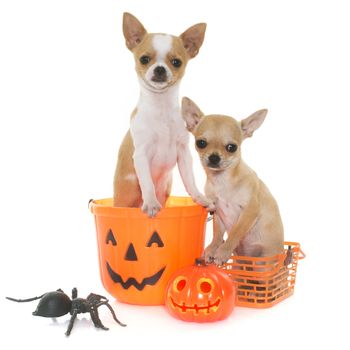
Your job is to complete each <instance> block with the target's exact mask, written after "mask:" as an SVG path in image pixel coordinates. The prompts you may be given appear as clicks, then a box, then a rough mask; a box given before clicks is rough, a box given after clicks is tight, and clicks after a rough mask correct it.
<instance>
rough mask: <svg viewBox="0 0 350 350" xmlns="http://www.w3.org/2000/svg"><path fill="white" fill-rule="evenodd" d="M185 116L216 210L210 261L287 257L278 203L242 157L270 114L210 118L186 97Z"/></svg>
mask: <svg viewBox="0 0 350 350" xmlns="http://www.w3.org/2000/svg"><path fill="white" fill-rule="evenodd" d="M182 113H183V117H184V119H185V121H186V124H187V128H188V130H189V131H191V132H192V133H193V135H194V137H195V140H196V150H197V152H198V154H199V157H200V160H201V163H202V165H203V167H204V170H205V172H206V174H207V181H206V185H205V194H206V196H207V197H208V198H209V199H210V200H212V201H213V202H214V203H215V207H216V212H215V214H214V237H213V240H212V242H211V243H210V245H209V246H208V247H207V248H206V249H205V252H204V257H205V260H206V261H207V262H212V261H214V262H215V264H217V265H222V264H224V263H225V262H226V261H227V260H228V259H229V258H230V257H231V255H232V253H235V254H237V255H243V256H255V257H264V256H273V255H275V254H278V253H283V242H284V238H283V225H282V220H281V217H280V213H279V209H278V206H277V203H276V201H275V199H274V198H273V196H272V195H271V193H270V192H269V190H268V188H267V187H266V185H265V184H264V183H263V182H262V181H261V180H260V179H259V178H258V177H257V175H256V173H255V172H254V171H253V170H252V169H250V168H249V167H248V166H247V165H246V164H245V163H244V161H243V160H242V158H241V144H242V141H243V140H244V139H246V138H247V137H250V136H252V135H253V133H254V131H255V130H256V129H258V128H259V127H260V125H261V124H262V123H263V121H264V119H265V117H266V114H267V110H266V109H263V110H260V111H257V112H255V113H253V114H252V115H251V116H250V117H248V118H246V119H243V120H242V121H240V122H237V121H236V120H235V119H233V118H231V117H228V116H223V115H209V116H204V114H203V113H202V112H201V110H200V109H199V108H198V107H197V106H196V104H195V103H194V102H193V101H191V100H190V99H189V98H186V97H185V98H183V100H182ZM225 232H227V239H226V241H225V242H224V241H223V238H224V234H225Z"/></svg>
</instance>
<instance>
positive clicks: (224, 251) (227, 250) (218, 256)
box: [214, 242, 233, 266]
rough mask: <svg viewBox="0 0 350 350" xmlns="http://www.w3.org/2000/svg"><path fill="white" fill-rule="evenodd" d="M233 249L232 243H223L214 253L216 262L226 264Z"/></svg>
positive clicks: (219, 264)
mask: <svg viewBox="0 0 350 350" xmlns="http://www.w3.org/2000/svg"><path fill="white" fill-rule="evenodd" d="M232 252H233V249H232V247H231V245H230V244H227V242H226V243H224V244H222V245H221V246H220V247H219V248H218V249H217V250H216V252H215V254H214V263H215V264H216V265H218V266H221V265H223V264H225V262H226V261H227V260H228V259H230V257H231V255H232Z"/></svg>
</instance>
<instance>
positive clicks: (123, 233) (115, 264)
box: [90, 197, 207, 305]
mask: <svg viewBox="0 0 350 350" xmlns="http://www.w3.org/2000/svg"><path fill="white" fill-rule="evenodd" d="M90 208H91V211H92V212H93V213H94V215H95V223H96V233H97V243H98V256H99V267H100V275H101V280H102V283H103V286H104V287H105V289H106V290H107V291H108V293H110V294H111V295H113V296H114V297H116V298H117V299H118V300H119V301H121V302H126V303H130V304H139V305H161V304H164V292H165V288H166V286H167V283H168V281H169V278H170V276H171V275H172V274H173V273H174V272H175V271H176V270H177V269H179V268H181V267H183V266H187V265H189V264H191V263H192V262H193V260H194V258H195V257H196V256H199V255H200V254H201V253H202V251H203V247H204V234H205V223H206V218H207V212H206V210H205V209H204V208H203V207H201V206H199V205H197V204H195V203H194V202H193V201H192V199H191V198H187V197H170V198H169V199H168V201H167V203H166V207H165V208H164V209H162V210H161V211H160V212H159V213H158V214H157V216H156V217H155V218H149V217H148V216H147V215H145V214H144V213H142V211H141V210H140V208H121V207H113V200H112V199H111V198H107V199H101V200H96V201H92V202H91V203H90Z"/></svg>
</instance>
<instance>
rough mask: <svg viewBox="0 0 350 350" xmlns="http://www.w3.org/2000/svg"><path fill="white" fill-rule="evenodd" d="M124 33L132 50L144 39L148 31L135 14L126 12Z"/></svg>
mask: <svg viewBox="0 0 350 350" xmlns="http://www.w3.org/2000/svg"><path fill="white" fill-rule="evenodd" d="M123 33H124V37H125V43H126V46H127V47H128V49H129V50H132V49H133V48H134V47H136V46H137V45H138V44H139V43H140V42H141V41H142V39H143V38H144V36H145V35H146V34H147V31H146V29H145V28H144V26H143V25H142V23H141V22H140V21H139V20H138V19H137V18H136V17H135V16H133V15H132V14H131V13H128V12H124V16H123Z"/></svg>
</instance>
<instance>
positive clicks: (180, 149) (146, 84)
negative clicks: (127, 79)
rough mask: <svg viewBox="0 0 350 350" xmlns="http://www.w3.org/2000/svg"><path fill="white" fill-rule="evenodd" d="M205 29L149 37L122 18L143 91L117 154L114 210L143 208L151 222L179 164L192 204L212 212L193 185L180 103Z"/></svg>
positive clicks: (133, 21)
mask: <svg viewBox="0 0 350 350" xmlns="http://www.w3.org/2000/svg"><path fill="white" fill-rule="evenodd" d="M205 29H206V24H205V23H199V24H196V25H194V26H192V27H190V28H189V29H187V30H186V31H185V32H184V33H182V34H181V35H180V36H179V37H177V36H172V35H167V34H149V33H147V31H146V30H145V28H144V26H143V25H142V24H141V23H140V22H139V20H138V19H137V18H135V17H134V16H133V15H131V14H129V13H124V17H123V32H124V37H125V40H126V46H127V47H128V49H129V50H131V52H132V53H133V55H134V58H135V63H136V72H137V75H138V80H139V83H140V88H141V91H140V98H139V101H138V104H137V106H136V108H135V109H134V111H133V113H132V115H131V120H130V130H129V131H128V132H127V134H126V136H125V138H124V140H123V142H122V144H121V147H120V150H119V155H118V163H117V167H116V171H115V176H114V197H113V202H114V206H118V207H141V208H142V211H143V212H145V213H146V214H147V215H148V216H149V217H153V216H155V215H156V214H157V213H158V211H159V210H160V209H161V208H162V206H164V204H165V202H166V199H167V198H168V196H169V194H170V190H171V184H172V170H173V168H174V167H175V165H176V163H177V164H178V167H179V172H180V175H181V178H182V181H183V183H184V186H185V189H186V190H187V192H188V193H189V195H190V196H191V197H192V198H193V200H194V201H195V202H197V203H198V204H200V205H203V206H205V207H207V209H208V210H213V209H214V207H213V204H212V202H210V201H208V200H207V199H206V198H205V197H204V196H203V195H202V194H201V193H200V192H199V190H198V189H197V187H196V185H195V181H194V176H193V170H192V158H191V154H190V151H189V146H188V142H189V133H188V131H187V130H186V126H185V123H184V121H183V119H182V116H181V108H180V100H179V86H180V81H181V78H182V77H183V75H184V73H185V68H186V65H187V62H188V61H189V60H190V59H191V58H193V57H195V56H196V55H197V53H198V52H199V49H200V47H201V45H202V43H203V40H204V35H205Z"/></svg>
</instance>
